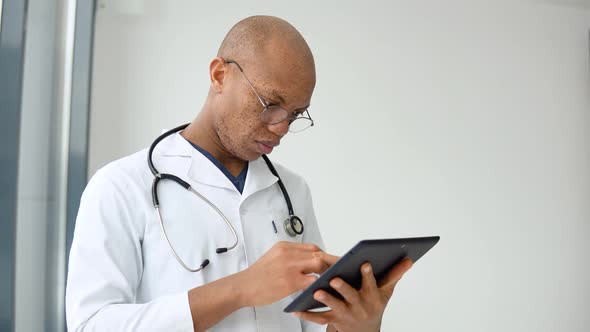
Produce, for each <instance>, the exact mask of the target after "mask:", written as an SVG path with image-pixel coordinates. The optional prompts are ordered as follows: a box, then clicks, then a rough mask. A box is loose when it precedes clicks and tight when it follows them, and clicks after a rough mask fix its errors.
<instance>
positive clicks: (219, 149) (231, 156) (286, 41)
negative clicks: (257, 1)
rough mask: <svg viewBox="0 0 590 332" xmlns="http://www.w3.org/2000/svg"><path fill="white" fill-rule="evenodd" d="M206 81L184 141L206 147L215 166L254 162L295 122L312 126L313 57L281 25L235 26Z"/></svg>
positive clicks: (266, 20) (267, 21) (265, 21)
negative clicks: (206, 91)
mask: <svg viewBox="0 0 590 332" xmlns="http://www.w3.org/2000/svg"><path fill="white" fill-rule="evenodd" d="M228 60H232V61H228ZM209 78H210V80H211V85H210V88H209V94H208V95H207V100H206V101H205V104H204V105H203V108H202V110H201V112H200V113H199V116H198V117H197V118H196V119H195V122H194V126H193V125H191V126H189V128H187V129H188V130H187V135H193V137H196V138H195V140H194V142H196V144H197V143H200V144H201V145H202V146H204V145H206V144H208V143H209V147H210V149H211V150H212V151H214V152H216V153H213V155H215V156H216V158H217V159H218V160H222V159H223V158H226V159H227V160H230V161H231V160H234V161H235V160H237V161H239V162H240V163H242V162H243V161H249V160H255V159H257V158H259V157H260V156H261V155H262V154H268V153H270V151H272V148H273V147H276V146H277V145H279V143H280V141H281V138H282V137H283V136H285V135H286V134H287V133H288V131H289V128H290V126H291V124H292V123H294V121H299V122H298V123H305V122H301V121H306V120H309V121H311V119H310V118H309V111H308V108H309V106H310V104H311V96H312V94H313V90H314V87H315V83H316V77H315V64H314V60H313V55H312V54H311V50H310V49H309V46H308V45H307V43H306V42H305V39H303V36H301V34H300V33H299V31H297V29H295V28H294V27H293V26H292V25H291V24H289V23H288V22H286V21H285V20H282V19H280V18H277V17H272V16H253V17H248V18H246V19H244V20H242V21H240V22H238V23H237V24H236V25H235V26H234V27H233V28H232V29H231V30H230V31H229V32H228V33H227V35H226V37H225V38H224V40H223V42H222V43H221V46H220V47H219V51H218V53H217V56H216V57H215V58H214V59H213V60H212V61H211V63H210V64H209ZM264 112H274V113H273V114H274V118H273V119H272V120H270V118H269V117H266V116H265V117H263V114H265V115H268V114H270V113H264ZM296 118H297V119H299V120H295V119H296ZM275 120H276V121H275ZM199 135H201V136H200V137H201V139H199V137H197V136H199ZM208 151H209V150H208ZM220 158H221V159H220ZM240 165H242V164H240ZM242 166H243V165H242ZM239 170H241V168H239ZM237 173H238V174H239V172H237Z"/></svg>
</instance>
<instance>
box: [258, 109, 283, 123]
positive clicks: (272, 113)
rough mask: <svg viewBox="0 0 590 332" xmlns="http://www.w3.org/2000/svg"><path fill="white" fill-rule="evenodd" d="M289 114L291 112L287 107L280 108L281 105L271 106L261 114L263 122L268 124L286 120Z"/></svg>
mask: <svg viewBox="0 0 590 332" xmlns="http://www.w3.org/2000/svg"><path fill="white" fill-rule="evenodd" d="M287 116H289V112H287V110H286V109H283V108H280V107H279V106H270V107H268V108H266V109H265V110H264V111H263V112H262V113H261V115H260V117H261V119H262V122H264V123H268V124H276V123H279V122H281V121H283V120H285V119H286V118H287Z"/></svg>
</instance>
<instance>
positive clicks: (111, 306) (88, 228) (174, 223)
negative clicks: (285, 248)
mask: <svg viewBox="0 0 590 332" xmlns="http://www.w3.org/2000/svg"><path fill="white" fill-rule="evenodd" d="M153 160H154V164H155V165H156V167H157V168H158V170H159V171H160V172H161V173H171V174H174V175H177V176H179V177H181V178H182V179H184V180H185V181H187V182H188V183H189V184H190V185H191V186H192V187H193V188H195V189H196V190H197V191H199V192H200V193H201V194H203V195H204V196H205V197H207V198H208V199H209V200H211V202H213V203H214V204H215V205H216V206H217V207H218V208H219V209H220V210H221V211H222V212H223V213H224V214H225V215H226V216H227V217H228V219H229V220H230V221H231V222H232V224H233V226H234V228H235V230H236V232H237V235H238V238H239V243H238V246H237V247H236V248H235V249H233V250H231V251H228V252H227V253H223V254H217V253H215V248H218V247H226V246H230V245H231V244H232V243H233V241H234V240H233V236H232V233H231V231H230V229H229V228H228V227H227V225H226V224H225V222H223V219H221V217H220V216H219V215H218V214H217V213H216V212H214V211H213V210H212V209H211V208H210V207H208V206H207V205H206V203H204V202H203V201H201V200H200V199H199V198H198V197H197V196H195V195H194V194H192V193H190V192H187V191H186V190H185V189H184V188H182V187H181V186H179V185H177V184H176V183H173V182H170V181H162V182H161V183H160V185H159V189H158V193H159V199H160V207H161V212H162V218H163V220H164V225H165V227H166V231H167V232H168V234H169V237H170V239H171V241H172V243H173V245H174V246H175V248H176V250H177V252H178V253H179V255H180V256H181V258H183V259H184V260H185V262H187V263H188V265H189V266H191V267H197V266H199V265H200V264H201V262H202V261H203V260H204V259H209V260H210V264H209V266H207V267H206V268H205V269H204V270H203V271H201V272H196V273H191V272H188V271H186V270H185V269H183V268H182V266H181V265H180V264H179V263H178V262H177V261H176V259H175V258H174V257H173V255H172V252H171V250H170V248H169V246H168V244H167V242H166V240H165V238H164V236H163V234H162V231H161V229H160V225H159V222H158V219H157V214H156V211H155V209H154V207H153V204H152V198H151V185H152V180H153V176H152V174H151V172H150V170H149V168H148V166H147V149H146V150H142V151H140V152H138V153H135V154H133V155H131V156H128V157H126V158H123V159H120V160H118V161H115V162H112V163H110V164H109V165H107V166H105V167H104V168H102V169H101V170H99V171H98V172H97V173H96V175H94V176H93V177H92V179H91V180H90V182H89V183H88V186H87V187H86V189H85V191H84V194H83V195H82V199H81V202H80V209H79V212H78V217H77V220H76V229H75V231H74V240H73V243H72V248H71V252H70V260H69V271H68V278H67V288H66V318H67V325H68V329H69V330H70V331H119V330H125V331H129V330H137V331H192V330H193V323H192V318H191V313H190V310H189V304H188V290H189V289H191V288H194V287H197V286H200V285H204V284H207V283H209V282H212V281H214V280H217V279H219V278H222V277H224V276H228V275H231V274H234V273H236V272H239V271H242V270H244V269H246V268H247V267H248V266H250V265H251V264H252V263H254V262H256V260H258V259H259V258H260V257H261V256H262V255H263V254H264V253H265V252H266V251H267V250H269V249H270V248H271V246H272V245H273V244H274V243H276V242H277V241H296V242H306V243H315V244H317V245H319V246H320V247H322V248H323V241H322V238H321V236H320V233H319V230H318V227H317V224H316V218H315V215H314V211H313V206H312V200H311V195H310V191H309V188H308V186H307V184H306V183H305V182H304V180H303V179H302V178H301V177H299V176H297V175H295V174H294V173H292V172H290V171H289V170H287V169H285V168H284V167H281V166H280V165H276V166H275V167H276V169H277V171H278V173H279V174H280V175H281V178H282V180H283V182H284V184H285V186H286V188H287V190H288V192H289V195H290V197H291V200H292V202H293V207H294V210H295V213H296V214H297V215H298V216H299V217H301V219H302V221H303V223H304V226H305V232H304V233H303V235H301V236H297V237H296V238H292V237H290V236H289V235H288V234H286V233H285V230H284V229H283V227H282V224H283V221H284V220H285V219H286V217H287V216H288V212H287V206H286V204H285V200H284V198H283V195H282V193H281V191H280V188H279V186H278V184H277V183H276V182H277V177H275V176H274V175H272V173H271V172H270V171H269V169H268V167H267V166H266V164H265V162H264V160H262V158H259V159H257V160H255V161H252V162H250V164H249V167H248V174H247V177H246V184H245V186H244V190H243V194H240V193H239V192H238V191H237V190H236V188H235V187H234V185H233V184H232V183H231V182H230V181H229V180H228V179H227V177H226V176H225V175H224V174H223V173H222V172H221V171H220V170H219V169H218V168H217V167H216V166H215V165H213V164H212V163H211V162H210V161H209V160H208V159H207V158H206V157H205V156H203V155H202V154H201V153H199V152H198V151H197V150H196V149H194V148H193V147H192V146H191V145H190V144H189V143H188V142H187V141H186V140H185V139H184V138H183V137H182V136H180V135H179V134H174V135H171V136H169V137H168V138H166V139H164V140H163V141H162V142H160V144H158V146H157V148H156V149H155V151H154V154H153ZM273 220H274V221H275V223H276V225H277V230H278V233H275V232H274V229H273V227H272V221H273ZM293 297H294V295H291V296H289V297H287V298H285V299H282V300H281V301H278V302H276V303H274V304H272V305H268V306H264V307H256V308H251V307H248V308H242V309H240V310H238V311H236V312H234V313H232V314H231V315H229V316H227V317H226V318H225V319H224V320H222V321H220V322H219V323H218V324H217V325H215V326H214V327H213V328H211V329H210V331H240V332H250V331H252V332H254V331H258V332H277V331H289V332H290V331H314V332H315V331H325V326H320V325H316V324H313V323H309V322H304V321H300V320H299V319H297V318H296V317H294V316H292V315H290V314H286V313H283V311H282V310H283V308H284V307H285V306H286V305H287V304H288V303H289V302H290V301H291V299H292V298H293ZM203 301H207V299H203Z"/></svg>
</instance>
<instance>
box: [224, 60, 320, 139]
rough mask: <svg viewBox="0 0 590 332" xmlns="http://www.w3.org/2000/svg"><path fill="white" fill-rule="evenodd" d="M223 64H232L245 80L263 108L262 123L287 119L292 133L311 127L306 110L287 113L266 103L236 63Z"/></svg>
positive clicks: (229, 61)
mask: <svg viewBox="0 0 590 332" xmlns="http://www.w3.org/2000/svg"><path fill="white" fill-rule="evenodd" d="M225 62H226V63H233V64H235V65H236V66H238V68H239V69H240V71H241V72H242V74H243V75H244V78H246V81H247V82H248V85H250V88H251V89H252V91H254V94H255V95H256V97H257V98H258V100H259V101H260V103H261V104H262V107H264V109H263V110H262V113H260V120H261V121H262V122H264V123H266V124H271V125H272V124H277V123H280V122H282V121H284V120H285V119H289V131H290V132H292V133H298V132H302V131H304V130H305V129H307V128H309V127H312V126H313V119H312V118H311V116H310V115H309V111H308V109H307V108H305V109H301V110H298V111H297V112H289V111H287V110H286V109H284V108H282V107H280V106H279V105H277V104H273V103H271V102H269V101H267V100H266V99H265V98H262V97H261V96H260V95H259V94H258V92H256V89H254V86H253V85H252V82H250V80H249V79H248V76H246V73H244V70H243V69H242V67H241V66H240V65H239V64H238V63H237V62H235V61H233V60H225ZM304 114H305V115H304Z"/></svg>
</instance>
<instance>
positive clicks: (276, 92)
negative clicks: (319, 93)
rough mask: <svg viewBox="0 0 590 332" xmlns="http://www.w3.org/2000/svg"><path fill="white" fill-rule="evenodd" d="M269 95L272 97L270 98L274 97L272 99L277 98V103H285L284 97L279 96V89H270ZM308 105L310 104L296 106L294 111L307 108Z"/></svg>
mask: <svg viewBox="0 0 590 332" xmlns="http://www.w3.org/2000/svg"><path fill="white" fill-rule="evenodd" d="M271 95H272V97H273V98H272V99H274V100H278V101H279V103H282V104H284V103H285V98H283V97H282V96H281V94H280V92H279V91H277V90H276V89H272V91H271ZM309 106H310V105H309V104H307V106H305V107H301V108H297V109H295V111H296V112H302V111H305V110H306V109H308V108H309Z"/></svg>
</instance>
